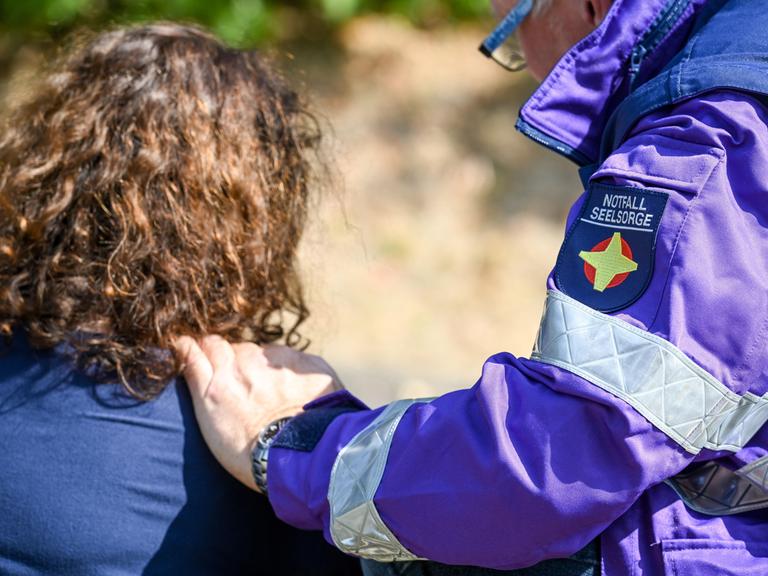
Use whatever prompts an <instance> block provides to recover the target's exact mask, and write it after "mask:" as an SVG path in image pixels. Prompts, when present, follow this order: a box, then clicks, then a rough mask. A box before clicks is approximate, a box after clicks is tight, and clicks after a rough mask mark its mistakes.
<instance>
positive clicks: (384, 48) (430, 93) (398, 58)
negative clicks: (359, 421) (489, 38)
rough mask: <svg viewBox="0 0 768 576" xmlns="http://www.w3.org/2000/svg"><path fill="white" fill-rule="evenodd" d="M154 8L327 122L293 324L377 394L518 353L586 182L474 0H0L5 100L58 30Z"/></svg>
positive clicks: (345, 374) (130, 17) (437, 388)
mask: <svg viewBox="0 0 768 576" xmlns="http://www.w3.org/2000/svg"><path fill="white" fill-rule="evenodd" d="M154 19H167V20H179V21H186V22H198V23H201V24H203V25H205V26H208V27H210V28H211V29H212V30H213V31H215V32H216V33H217V34H218V35H220V36H221V37H222V38H223V39H225V40H226V41H227V42H229V43H231V44H234V45H236V46H241V47H253V46H255V47H259V48H260V49H263V50H266V51H268V52H270V53H272V54H273V55H274V57H275V59H276V61H277V62H279V63H280V65H281V66H282V67H283V69H284V70H285V71H286V74H287V75H288V76H289V77H290V78H291V79H292V80H293V82H294V83H295V85H296V86H297V87H298V88H300V89H301V91H303V92H304V93H306V94H307V95H308V96H309V97H310V99H311V101H312V102H313V108H314V109H315V111H316V112H317V113H318V114H319V115H320V116H321V117H322V118H323V122H324V124H325V126H326V136H327V140H326V143H327V156H328V157H329V158H331V159H333V161H334V172H335V174H336V176H335V179H334V180H333V181H332V183H331V185H330V186H326V188H327V189H325V190H323V191H322V192H320V191H318V194H317V200H316V202H315V204H314V206H313V222H312V225H311V227H310V229H309V230H308V232H307V235H306V237H305V242H304V247H303V250H302V265H303V270H304V276H305V283H306V287H307V291H308V294H309V299H310V302H311V309H312V314H313V315H312V319H311V320H310V321H309V322H308V324H307V326H306V328H305V330H304V332H305V334H306V335H307V336H309V337H310V338H311V339H312V341H313V344H312V348H311V350H312V351H314V352H316V353H320V354H322V355H324V356H325V357H326V358H327V359H328V360H329V361H330V362H331V363H332V364H333V365H334V366H335V367H336V368H337V370H338V372H339V373H340V374H341V376H342V378H343V379H344V380H345V382H346V384H347V386H348V387H349V388H351V389H352V390H353V391H354V392H355V393H357V394H358V395H360V396H361V397H362V398H363V399H365V400H366V401H368V402H369V403H371V404H373V405H377V404H380V403H382V402H384V401H387V400H390V399H393V398H395V397H404V396H431V395H436V394H440V393H442V392H445V391H448V390H452V389H456V388H464V387H468V386H471V385H472V384H473V383H474V382H475V380H476V379H477V377H478V375H479V370H480V368H481V366H482V362H483V360H484V359H485V358H486V357H487V356H489V355H491V354H493V353H496V352H499V351H509V352H512V353H515V354H518V355H527V354H528V353H529V352H530V348H531V345H532V343H533V339H534V336H535V332H536V328H537V325H538V319H539V316H540V313H541V306H542V303H543V299H544V281H545V278H546V275H547V273H548V272H549V270H550V268H551V267H552V266H553V265H554V261H555V258H556V255H557V250H558V248H559V244H560V240H561V238H562V226H563V220H564V217H565V212H566V209H567V207H568V206H569V205H570V203H571V202H572V201H573V199H575V197H576V196H577V195H578V194H579V193H580V188H579V186H580V185H579V182H578V178H577V176H576V173H575V169H574V168H573V167H572V166H570V165H569V164H568V162H567V161H565V160H562V159H560V158H559V157H556V156H555V155H554V154H552V153H549V152H546V151H545V150H543V149H540V148H539V147H538V146H537V145H536V144H534V143H532V142H530V141H528V140H527V139H525V138H524V137H522V136H520V135H519V134H517V133H516V132H515V129H514V124H515V119H516V117H517V110H518V108H519V107H520V105H521V104H522V102H523V101H524V100H525V98H527V96H528V95H530V93H531V92H532V91H533V90H534V89H535V84H534V83H533V81H532V80H530V79H529V78H528V77H527V76H526V75H525V74H524V73H523V74H516V75H515V74H510V73H508V72H505V71H503V70H501V69H500V68H498V67H496V66H494V65H493V64H492V63H490V62H488V61H486V60H485V59H484V58H483V57H482V56H480V54H479V53H478V52H477V45H478V44H479V42H480V41H481V40H482V37H483V35H484V34H485V33H487V31H488V30H489V29H490V28H491V27H492V26H493V20H492V18H491V10H490V6H489V2H486V1H485V0H294V1H279V2H278V1H276V0H270V1H259V0H240V1H235V0H226V1H222V0H148V1H132V0H0V97H2V99H3V101H4V102H7V101H8V100H9V99H12V98H13V95H14V93H15V92H16V91H19V90H23V89H24V79H25V77H29V74H33V73H34V70H35V69H36V68H37V67H38V66H39V65H40V64H41V63H43V62H45V61H46V59H47V58H49V57H50V55H51V54H52V53H54V52H55V50H56V48H57V46H58V45H59V44H60V42H61V41H62V39H64V38H66V37H67V35H68V34H70V33H71V32H73V31H76V30H78V29H81V28H88V29H95V30H99V29H101V28H104V27H105V26H112V25H117V24H122V23H127V22H136V21H146V20H154Z"/></svg>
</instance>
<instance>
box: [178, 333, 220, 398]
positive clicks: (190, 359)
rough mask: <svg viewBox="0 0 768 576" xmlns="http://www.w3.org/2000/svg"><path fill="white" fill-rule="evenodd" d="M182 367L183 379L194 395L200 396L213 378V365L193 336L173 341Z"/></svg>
mask: <svg viewBox="0 0 768 576" xmlns="http://www.w3.org/2000/svg"><path fill="white" fill-rule="evenodd" d="M173 346H174V348H175V351H176V356H177V357H178V358H179V359H180V360H181V364H182V366H183V368H184V379H185V380H186V381H187V386H189V389H190V391H191V392H192V393H193V395H195V396H198V397H200V396H202V395H203V394H204V393H205V390H206V389H207V388H208V385H209V384H210V382H211V380H212V379H213V366H212V365H211V362H210V360H209V359H208V357H207V356H206V355H205V352H203V349H202V348H200V345H199V344H198V343H197V342H196V341H195V339H194V338H190V337H189V336H182V337H180V338H178V339H176V341H175V342H174V343H173Z"/></svg>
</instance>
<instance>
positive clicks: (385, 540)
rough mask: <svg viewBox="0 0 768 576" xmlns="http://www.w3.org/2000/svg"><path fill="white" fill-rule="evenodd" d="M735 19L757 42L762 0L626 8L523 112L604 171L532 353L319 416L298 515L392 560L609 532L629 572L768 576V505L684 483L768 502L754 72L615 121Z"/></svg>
mask: <svg viewBox="0 0 768 576" xmlns="http://www.w3.org/2000/svg"><path fill="white" fill-rule="evenodd" d="M672 3H674V0H673V2H672ZM723 4H726V6H725V8H722V10H721V12H723V13H726V14H727V13H728V11H729V10H730V11H731V12H733V11H734V10H737V11H738V10H744V14H745V17H744V18H743V19H742V20H743V21H744V22H745V27H746V28H747V29H748V28H749V22H748V21H747V20H749V18H748V17H747V16H746V15H747V14H748V11H749V9H754V8H755V6H759V5H760V0H731V2H729V3H726V2H723V1H722V0H715V1H714V2H708V3H707V2H706V1H705V0H693V1H690V2H688V1H685V2H677V8H676V9H675V11H672V12H669V10H668V9H669V7H670V5H671V3H670V1H669V0H615V2H614V5H613V7H612V9H611V11H610V13H609V14H608V16H607V17H606V19H605V21H604V22H603V23H602V25H601V26H600V27H599V28H598V29H597V30H596V31H595V32H594V33H593V34H591V35H590V36H588V37H587V38H585V39H584V40H582V41H581V42H580V43H579V44H577V45H576V46H574V47H573V48H572V49H571V51H570V52H568V53H567V54H566V55H565V56H564V57H563V59H562V60H561V61H560V63H559V64H558V65H557V66H556V68H555V69H554V70H553V71H552V72H551V73H550V75H549V77H548V78H547V79H546V80H545V81H544V83H543V84H542V85H541V87H540V88H539V89H538V90H537V91H536V93H535V94H534V95H533V96H532V97H531V99H530V100H529V101H528V102H527V103H526V105H525V106H524V107H523V109H522V110H521V115H520V116H521V120H520V124H519V127H520V129H521V131H523V132H524V133H526V134H528V135H529V136H531V137H533V138H534V139H536V140H538V141H541V142H542V143H544V144H545V145H548V146H550V147H552V148H554V149H556V150H557V151H559V152H561V153H564V154H565V155H566V156H569V157H570V158H572V159H574V160H575V161H576V162H577V163H579V164H580V165H582V166H587V165H589V164H592V163H594V164H595V165H594V166H593V167H591V168H583V172H582V173H583V174H584V180H585V182H586V183H587V186H586V187H587V190H586V192H585V193H584V194H582V195H581V196H580V197H579V199H578V200H577V201H576V203H575V204H574V206H573V208H572V210H571V213H570V215H569V218H568V222H567V227H566V228H567V233H566V237H565V240H564V243H563V249H562V250H561V253H560V256H559V258H558V263H557V266H556V268H555V270H554V271H553V273H552V275H551V276H550V278H549V280H548V285H547V287H546V289H547V291H548V292H549V298H548V304H547V307H546V312H545V315H544V319H543V322H542V331H541V332H540V334H539V337H538V338H537V341H536V347H535V350H534V354H533V355H532V358H531V359H523V358H515V357H513V356H512V355H510V354H506V353H501V354H498V355H496V356H493V357H492V358H490V359H488V360H487V362H486V363H485V365H484V366H483V369H482V373H481V376H480V379H479V380H478V382H477V383H476V384H475V385H474V386H473V387H472V388H469V389H466V390H459V391H456V392H453V393H450V394H446V395H445V396H442V397H440V398H437V399H434V400H431V401H423V402H417V403H404V402H401V403H395V404H393V405H390V406H388V407H385V408H382V409H378V410H369V409H367V408H365V407H363V406H361V405H359V404H356V402H355V401H354V399H351V398H350V396H349V395H348V394H347V393H337V394H334V395H331V396H329V397H326V398H324V399H322V400H320V401H318V402H316V403H314V404H313V405H310V406H309V407H308V410H307V412H306V413H305V416H303V417H300V418H298V419H296V421H295V423H292V424H291V425H290V426H289V427H288V428H287V429H286V430H285V431H284V432H283V433H282V434H281V435H280V436H279V437H278V440H277V442H276V444H275V445H274V446H273V448H272V450H271V454H270V464H269V485H270V500H271V502H272V505H273V507H274V508H275V510H276V512H277V514H278V516H280V517H281V518H282V519H283V520H285V521H286V522H289V523H291V524H293V525H295V526H298V527H301V528H308V529H324V530H325V533H326V538H327V539H328V540H329V541H332V542H334V543H335V544H336V545H337V546H339V547H341V548H342V549H343V550H345V551H348V552H353V553H359V554H361V555H363V556H366V557H370V558H374V559H381V560H393V559H413V558H428V559H430V560H436V561H440V562H444V563H448V564H464V565H477V566H487V567H492V568H499V569H511V568H518V567H524V566H529V565H532V564H535V563H537V562H539V561H541V560H544V559H547V558H556V557H565V556H569V555H571V554H573V553H574V552H576V551H578V550H579V549H581V548H582V547H584V546H585V545H586V544H588V543H589V542H590V541H591V540H593V539H594V538H596V537H598V536H599V537H600V538H601V544H602V555H603V570H604V574H606V575H607V576H614V575H616V576H619V575H621V576H624V575H627V574H631V575H634V576H640V575H642V576H650V575H659V574H680V575H689V574H693V575H702V576H708V575H715V574H717V575H723V574H725V575H728V574H745V573H747V572H748V573H751V574H768V508H763V509H761V510H757V511H752V512H747V513H741V514H735V515H714V516H712V515H708V514H704V513H701V512H698V511H695V510H693V509H692V508H690V507H688V506H686V504H685V503H684V501H683V500H682V499H681V498H680V496H679V495H678V494H677V493H676V492H675V490H673V489H672V488H671V487H670V486H669V485H668V484H666V483H664V481H665V480H667V479H669V478H670V477H673V476H675V475H678V474H680V473H681V472H682V471H684V470H691V469H692V468H691V467H692V466H693V467H694V469H695V468H696V466H699V465H700V463H702V462H705V461H706V462H708V461H712V462H716V463H717V464H719V465H721V466H722V467H723V469H725V470H736V469H742V468H743V467H744V466H745V465H748V464H750V463H752V464H753V468H752V480H751V482H752V488H753V490H752V492H750V495H751V496H750V497H753V498H754V497H757V498H759V497H761V495H762V493H761V492H760V489H759V488H760V487H759V483H760V481H761V480H760V478H762V482H764V483H765V486H764V488H766V489H768V460H763V461H761V460H760V459H761V458H765V457H766V456H767V455H768V427H766V426H763V423H764V422H765V420H766V419H768V409H766V406H767V405H768V403H767V402H766V399H768V362H767V361H768V350H766V348H767V347H768V249H766V247H767V246H768V208H767V207H766V206H768V204H767V203H766V201H765V198H766V195H768V125H767V124H768V108H767V107H766V105H765V104H764V103H763V101H762V97H761V95H760V94H759V91H754V90H753V91H752V92H754V93H752V92H747V91H744V90H742V89H740V88H741V85H740V84H739V82H740V81H741V80H740V78H742V77H741V76H739V74H738V72H739V70H738V69H739V67H740V66H741V65H733V66H732V67H733V69H734V80H733V82H727V83H717V86H722V87H721V88H719V89H714V90H713V89H709V90H701V91H700V92H701V93H695V92H696V91H695V90H694V89H691V90H690V91H689V92H690V93H685V91H684V90H683V88H682V86H683V82H682V79H684V76H683V75H677V76H674V75H672V74H670V75H667V76H665V77H664V86H665V87H666V88H665V89H668V90H669V92H670V94H671V95H672V96H674V94H677V96H678V97H677V98H674V97H672V96H671V97H670V99H669V103H668V105H666V106H648V107H647V108H646V109H643V108H642V104H643V102H645V101H644V100H642V99H636V101H637V102H639V103H640V104H639V105H638V106H639V108H637V110H639V112H637V110H636V113H635V117H636V118H638V119H639V120H635V119H633V118H630V120H632V121H624V124H623V125H622V118H621V115H619V118H618V121H617V116H616V113H615V112H616V110H617V109H618V108H620V106H621V104H622V103H623V102H626V101H627V100H628V95H629V93H630V86H629V84H630V77H632V78H631V81H632V83H633V87H639V88H638V89H637V93H638V94H640V95H641V96H643V95H644V93H643V88H644V87H645V86H646V85H650V82H652V80H651V79H653V78H658V77H660V74H661V72H662V71H663V70H668V69H669V66H671V65H674V64H675V63H679V62H680V60H681V54H683V59H685V58H689V59H690V58H693V56H692V55H694V56H695V55H696V52H695V48H692V47H691V38H692V37H693V35H695V34H696V33H697V32H698V31H699V30H700V29H701V28H702V26H703V25H704V23H706V21H707V20H706V18H703V16H702V15H703V14H704V15H707V17H709V15H708V14H707V11H709V10H711V9H712V6H713V5H716V8H721V6H722V5H723ZM713 12H715V11H714V10H713ZM713 21H714V20H713ZM721 21H722V20H721ZM660 22H661V23H662V24H663V25H664V27H663V33H662V34H660V35H658V36H657V37H656V38H655V39H654V40H653V42H651V43H650V44H646V45H645V46H646V48H648V49H647V50H644V52H643V54H642V56H643V57H644V58H642V59H636V58H635V56H637V52H636V50H635V48H636V46H637V45H638V43H642V41H644V40H645V41H647V40H648V35H647V30H649V29H650V28H653V27H654V26H656V27H657V28H658V24H659V23H660ZM732 22H733V20H731V23H732ZM734 32H736V33H739V31H734ZM752 32H755V30H754V28H753V30H752ZM759 32H760V34H763V33H764V28H761V29H760V31H759ZM703 45H707V44H706V43H705V42H704V43H703ZM711 45H712V46H715V45H716V44H711ZM684 47H685V48H686V49H685V50H683V48H684ZM689 49H690V50H689ZM719 49H720V48H717V50H719ZM722 49H723V50H727V47H726V48H722ZM686 50H688V51H686ZM713 50H714V49H713ZM681 51H683V52H681ZM708 56H712V54H710V55H707V54H703V55H701V59H700V60H701V61H702V62H706V57H708ZM638 60H640V61H638ZM628 63H629V64H630V66H629V68H630V71H629V73H628ZM633 64H634V65H633ZM744 68H745V69H746V65H744ZM762 75H763V76H765V71H764V70H763V71H762ZM704 77H706V74H697V75H695V78H694V79H693V80H692V82H693V83H694V84H695V81H698V80H697V79H699V78H704ZM756 77H757V76H756ZM676 81H677V83H675V82H676ZM660 82H661V81H659V82H657V84H658V85H659V86H660V85H661V84H660ZM713 83H714V82H713ZM678 84H679V85H678ZM656 90H657V91H658V90H659V88H657V89H656ZM646 92H647V91H646ZM645 110H647V111H648V112H647V113H643V112H644V111H645ZM624 120H626V118H625V119H624ZM608 131H610V132H611V134H612V136H614V137H615V142H614V143H613V144H612V145H611V144H610V143H609V145H606V141H605V138H604V136H605V134H606V133H607V132H608ZM576 193H577V191H574V195H575V194H576ZM553 256H554V255H553ZM544 292H545V290H542V299H543V298H544V296H545V294H544ZM533 336H534V335H531V337H532V340H533ZM762 462H764V463H765V466H764V468H765V470H766V476H760V477H758V475H757V473H758V472H760V470H761V468H759V466H762ZM694 484H695V483H694ZM733 486H735V484H732V488H733ZM678 488H679V487H678ZM731 491H732V490H731ZM683 492H684V490H683V491H682V492H681V493H683ZM758 493H759V494H758ZM755 494H757V496H755ZM722 496H723V499H724V500H728V499H729V498H731V499H732V496H733V495H732V494H731V493H727V494H723V495H722ZM740 498H741V501H742V503H743V502H746V499H747V496H742V497H740ZM692 500H693V498H692Z"/></svg>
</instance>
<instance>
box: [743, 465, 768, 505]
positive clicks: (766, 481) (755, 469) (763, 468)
mask: <svg viewBox="0 0 768 576" xmlns="http://www.w3.org/2000/svg"><path fill="white" fill-rule="evenodd" d="M736 474H738V475H739V476H742V477H744V478H746V479H747V480H749V481H750V482H752V483H753V484H754V485H755V486H759V487H760V488H762V490H763V491H764V492H766V494H767V495H768V456H763V457H762V458H760V459H759V460H755V461H754V462H751V463H749V464H747V465H746V466H744V468H741V469H740V470H737V471H736Z"/></svg>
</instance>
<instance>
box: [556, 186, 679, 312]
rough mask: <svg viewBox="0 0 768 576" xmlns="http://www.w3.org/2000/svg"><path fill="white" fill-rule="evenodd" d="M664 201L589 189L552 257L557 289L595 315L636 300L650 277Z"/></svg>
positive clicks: (647, 193)
mask: <svg viewBox="0 0 768 576" xmlns="http://www.w3.org/2000/svg"><path fill="white" fill-rule="evenodd" d="M667 198H668V196H667V194H664V193H663V192H656V191H654V190H644V189H641V188H631V187H628V186H608V185H605V184H592V185H591V186H590V188H589V190H588V192H587V197H586V199H585V201H584V206H583V207H582V209H581V212H580V213H579V215H578V216H577V218H576V221H575V222H574V223H573V225H572V226H571V229H570V230H569V231H568V234H567V236H566V238H565V242H564V243H563V247H562V248H561V249H560V254H559V256H558V257H557V265H556V267H555V283H556V284H557V287H558V288H559V289H560V290H561V291H562V292H564V293H565V294H567V295H568V296H570V297H571V298H575V299H576V300H579V301H580V302H583V303H584V304H586V305H587V306H589V307H590V308H594V309H595V310H600V311H601V312H615V311H616V310H621V309H622V308H626V307H627V306H629V305H630V304H632V303H633V302H634V301H635V300H637V299H638V298H639V297H640V296H641V295H642V294H643V292H645V289H646V288H647V287H648V283H649V282H650V280H651V276H652V274H653V264H654V256H655V253H656V235H657V233H658V231H659V224H660V223H661V217H662V215H663V214H664V208H665V207H666V205H667Z"/></svg>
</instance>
